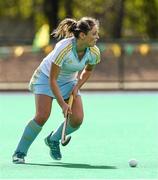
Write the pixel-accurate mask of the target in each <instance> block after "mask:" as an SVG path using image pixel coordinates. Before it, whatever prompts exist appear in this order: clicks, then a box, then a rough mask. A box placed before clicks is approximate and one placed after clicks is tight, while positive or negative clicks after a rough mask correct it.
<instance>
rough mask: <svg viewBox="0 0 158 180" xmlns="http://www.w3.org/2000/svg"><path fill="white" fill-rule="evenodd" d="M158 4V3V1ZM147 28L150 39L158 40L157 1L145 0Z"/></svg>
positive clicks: (144, 8)
mask: <svg viewBox="0 0 158 180" xmlns="http://www.w3.org/2000/svg"><path fill="white" fill-rule="evenodd" d="M157 2H158V1H157ZM143 10H144V14H146V19H145V27H146V32H147V34H148V35H149V37H150V38H152V39H154V38H158V3H156V0H150V1H149V0H144V3H143Z"/></svg>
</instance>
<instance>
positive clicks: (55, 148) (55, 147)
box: [49, 141, 60, 153]
mask: <svg viewBox="0 0 158 180" xmlns="http://www.w3.org/2000/svg"><path fill="white" fill-rule="evenodd" d="M49 144H50V148H51V149H52V150H53V151H56V152H59V153H60V148H59V142H55V141H54V142H49Z"/></svg>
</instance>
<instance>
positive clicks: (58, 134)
mask: <svg viewBox="0 0 158 180" xmlns="http://www.w3.org/2000/svg"><path fill="white" fill-rule="evenodd" d="M63 125H64V122H62V123H61V124H60V126H59V127H58V128H57V129H56V130H55V131H54V132H53V133H52V135H51V136H50V141H59V140H60V139H61V134H62V129H63ZM77 129H79V127H77V128H73V127H72V126H71V125H70V123H68V124H67V127H66V135H68V134H71V133H72V132H74V131H76V130H77Z"/></svg>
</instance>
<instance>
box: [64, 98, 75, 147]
mask: <svg viewBox="0 0 158 180" xmlns="http://www.w3.org/2000/svg"><path fill="white" fill-rule="evenodd" d="M72 103H73V95H70V98H69V101H68V105H69V106H70V109H71V107H72ZM69 116H70V115H69V114H68V115H67V116H66V118H65V120H64V125H63V129H62V136H61V144H62V145H63V146H66V145H67V144H68V143H69V141H70V139H71V136H67V137H66V127H67V123H68V121H69Z"/></svg>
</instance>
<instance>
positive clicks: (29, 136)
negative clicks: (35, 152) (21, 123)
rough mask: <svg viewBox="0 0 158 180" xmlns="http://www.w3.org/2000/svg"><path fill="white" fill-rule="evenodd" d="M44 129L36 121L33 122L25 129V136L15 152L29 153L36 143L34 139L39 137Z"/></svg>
mask: <svg viewBox="0 0 158 180" xmlns="http://www.w3.org/2000/svg"><path fill="white" fill-rule="evenodd" d="M41 129H42V127H41V126H39V125H38V124H37V123H36V122H35V120H31V121H30V122H29V123H28V125H27V126H26V127H25V130H24V132H23V135H22V137H21V139H20V142H19V144H18V146H17V149H16V151H15V152H23V153H25V154H27V151H28V149H29V147H30V145H31V144H32V142H33V141H34V139H35V138H36V137H37V135H38V134H39V132H40V131H41Z"/></svg>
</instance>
